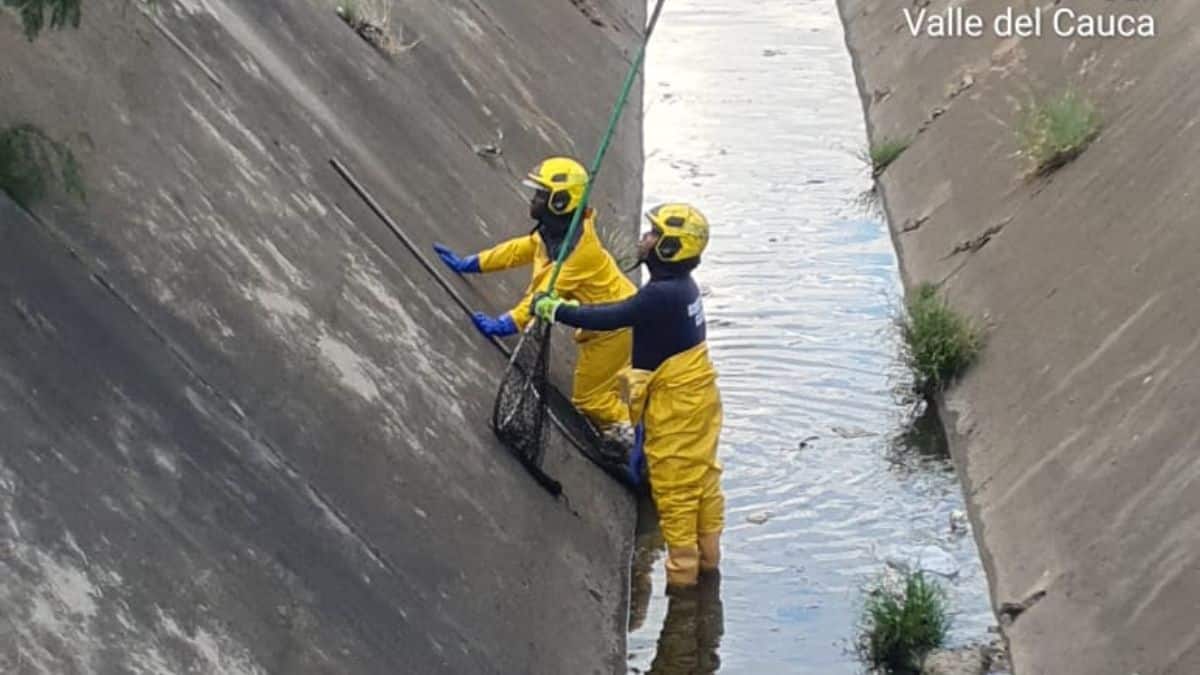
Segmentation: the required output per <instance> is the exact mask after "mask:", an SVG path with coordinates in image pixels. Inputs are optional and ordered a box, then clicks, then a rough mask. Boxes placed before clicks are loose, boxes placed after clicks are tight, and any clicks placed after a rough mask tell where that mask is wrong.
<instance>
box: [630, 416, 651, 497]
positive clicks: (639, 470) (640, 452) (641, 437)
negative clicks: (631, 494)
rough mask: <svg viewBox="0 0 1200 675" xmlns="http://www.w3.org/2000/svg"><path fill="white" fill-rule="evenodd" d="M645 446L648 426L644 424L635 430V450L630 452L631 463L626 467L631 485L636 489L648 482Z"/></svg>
mask: <svg viewBox="0 0 1200 675" xmlns="http://www.w3.org/2000/svg"><path fill="white" fill-rule="evenodd" d="M645 446H646V425H645V424H644V423H642V424H638V425H637V426H636V427H634V428H633V448H632V449H630V451H629V462H628V463H627V464H626V465H625V471H626V472H627V475H628V477H629V483H630V484H631V485H633V486H634V487H641V486H642V484H643V483H645V482H647V481H646V479H647V478H648V476H647V475H646V474H647V470H646V447H645Z"/></svg>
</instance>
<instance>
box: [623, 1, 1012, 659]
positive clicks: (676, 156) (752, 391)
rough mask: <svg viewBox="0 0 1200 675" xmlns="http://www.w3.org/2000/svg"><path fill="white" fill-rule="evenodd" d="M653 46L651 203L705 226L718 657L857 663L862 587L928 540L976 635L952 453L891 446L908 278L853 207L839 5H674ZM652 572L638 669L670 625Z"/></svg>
mask: <svg viewBox="0 0 1200 675" xmlns="http://www.w3.org/2000/svg"><path fill="white" fill-rule="evenodd" d="M655 40H656V43H655V44H654V45H653V46H652V48H651V54H650V60H649V64H648V72H647V87H646V94H645V98H646V105H647V113H646V126H645V137H646V147H647V162H646V202H647V204H653V203H655V202H658V201H665V200H688V201H693V202H695V203H696V204H697V205H699V206H700V207H701V209H703V210H704V211H705V213H706V214H707V215H708V217H709V220H710V221H711V222H712V223H713V231H712V242H711V245H710V249H709V251H708V253H707V254H706V256H705V259H704V264H703V265H702V266H701V267H700V269H699V270H698V271H697V278H698V280H699V281H700V282H701V284H702V286H703V287H704V289H705V292H706V296H705V310H706V314H707V315H708V317H709V341H710V345H711V348H712V354H713V358H714V361H715V363H716V365H717V368H718V370H719V372H720V378H721V379H720V384H721V391H722V397H723V400H724V404H725V428H724V432H723V435H722V449H721V454H722V460H723V462H724V464H725V467H726V473H725V479H724V483H725V489H726V497H727V520H728V529H727V532H726V535H725V547H726V552H725V561H724V563H723V565H722V569H723V580H722V583H721V598H722V601H723V613H724V637H723V638H722V640H721V647H720V653H721V661H722V663H723V665H724V667H725V670H726V671H728V672H739V673H741V672H753V673H814V674H815V673H820V674H821V675H831V674H832V675H837V674H839V673H857V672H859V670H860V669H859V667H858V665H857V663H856V662H855V661H854V659H853V657H852V656H851V655H849V654H848V653H847V644H848V640H849V639H850V638H851V636H852V634H853V628H854V624H855V621H856V618H857V611H858V607H859V603H860V602H861V599H860V592H859V590H860V587H861V584H862V583H863V582H864V581H865V580H867V579H868V578H869V577H871V576H872V575H874V574H876V573H878V572H879V571H880V570H881V569H882V566H883V563H884V561H885V560H887V559H889V558H898V559H905V560H909V561H911V560H912V559H914V558H915V557H916V556H919V555H921V552H922V551H929V550H930V548H929V547H933V548H935V549H938V550H941V551H945V552H946V553H948V554H950V555H951V556H953V559H954V560H955V561H956V562H957V564H958V567H959V570H958V574H957V576H956V577H954V578H953V579H947V580H945V584H946V585H947V587H948V589H949V590H950V592H951V598H952V601H953V605H954V607H955V608H956V610H957V614H956V619H955V620H956V623H955V631H954V637H955V639H958V640H965V639H979V638H981V637H983V636H984V634H985V630H986V627H987V626H988V625H989V623H990V621H991V617H990V612H989V610H988V605H987V596H986V586H985V581H984V577H983V571H982V569H981V567H980V565H979V562H978V558H977V554H976V552H975V550H974V547H973V544H972V541H971V538H970V536H969V535H967V536H962V535H958V536H952V535H951V534H950V533H949V521H950V517H951V514H952V513H953V512H954V511H957V510H959V509H962V508H963V504H962V496H961V492H960V491H959V488H958V485H957V483H956V479H955V476H954V474H953V471H952V469H951V467H950V466H949V465H948V464H947V463H946V462H945V461H944V460H928V461H923V462H920V463H919V466H917V465H914V464H904V463H900V464H897V463H896V462H895V461H892V453H890V450H889V442H890V439H891V438H892V437H893V436H894V434H895V433H896V431H897V426H898V425H899V424H900V422H901V420H903V419H904V418H905V414H906V409H905V408H904V406H903V404H902V403H900V402H898V397H897V396H896V395H895V393H894V392H895V391H896V389H897V387H898V386H902V385H903V384H904V381H903V369H902V368H900V367H899V366H898V364H897V350H898V346H897V342H896V331H895V326H894V316H895V312H896V298H897V297H899V295H900V289H899V282H898V278H897V272H896V261H895V257H894V254H893V251H892V245H891V241H890V239H889V236H888V233H887V229H886V227H885V224H884V223H882V222H881V221H879V220H878V219H876V218H874V217H871V216H864V215H863V214H862V213H860V212H858V211H857V210H856V208H855V207H854V206H853V204H854V200H855V198H856V196H857V195H859V194H860V193H862V192H863V191H864V190H866V189H867V188H868V187H870V180H869V176H868V173H867V172H866V171H865V169H864V167H863V165H862V163H861V162H860V161H859V160H858V159H857V158H856V157H855V153H857V152H858V150H859V149H860V148H861V147H863V145H864V144H865V132H864V130H863V124H862V117H861V109H860V103H859V99H858V94H857V91H856V89H855V84H854V76H853V73H852V72H851V70H850V61H849V57H848V56H847V54H846V52H845V47H844V43H843V38H842V29H841V25H840V22H839V20H838V17H837V12H836V8H835V6H834V3H833V2H832V0H768V1H767V2H761V3H744V2H736V3H735V2H734V1H733V0H675V2H672V3H668V4H667V10H666V13H665V15H664V16H663V20H662V24H661V25H660V28H659V33H658V34H657V36H656V38H655ZM802 441H803V443H801V442H802ZM660 567H661V565H656V566H655V569H654V572H653V577H652V578H653V583H654V587H655V588H656V589H658V591H659V593H657V594H656V595H655V597H654V599H653V600H652V602H651V603H650V606H649V615H648V617H647V620H646V621H645V622H644V623H643V624H642V626H641V628H640V629H639V630H637V631H635V632H633V633H632V634H631V635H630V636H629V646H630V666H631V672H634V671H636V672H644V671H645V670H646V668H648V667H649V665H650V662H651V660H652V659H653V658H654V655H655V650H656V643H657V641H658V638H659V630H660V628H661V627H662V625H663V620H664V618H666V617H665V616H664V615H665V613H666V607H665V600H664V599H663V598H662V596H661V589H662V588H663V577H662V572H661V569H660Z"/></svg>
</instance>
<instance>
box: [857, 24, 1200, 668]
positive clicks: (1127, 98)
mask: <svg viewBox="0 0 1200 675" xmlns="http://www.w3.org/2000/svg"><path fill="white" fill-rule="evenodd" d="M910 4H911V3H887V2H877V1H871V0H840V6H841V10H842V14H843V18H844V20H845V23H846V27H847V39H848V43H849V47H850V50H851V52H852V54H853V56H854V60H855V64H856V70H857V73H858V79H859V86H860V90H861V93H862V97H863V103H864V108H865V110H866V115H867V120H868V124H869V128H870V134H871V138H872V139H873V140H874V141H880V140H882V139H884V138H898V137H905V136H911V137H912V138H913V142H912V144H911V146H910V147H909V148H908V149H907V150H906V151H905V152H904V154H903V155H902V156H901V157H900V158H899V159H898V160H897V161H896V163H895V164H893V165H892V166H891V167H889V168H888V169H887V170H886V172H885V173H884V174H883V175H882V177H881V179H880V184H881V186H882V190H883V194H884V197H885V200H886V208H887V212H888V215H889V218H890V221H891V226H892V232H893V236H894V240H895V243H896V247H897V250H898V251H899V255H900V258H901V263H902V271H903V275H904V279H905V282H906V284H907V285H908V286H909V287H910V288H911V287H913V286H914V285H915V284H917V283H920V282H924V281H932V282H937V283H940V284H941V285H942V288H943V290H944V292H945V294H946V295H947V297H948V298H949V300H950V302H951V304H952V305H953V306H954V307H955V308H957V309H958V310H960V311H962V312H964V313H965V314H967V315H969V316H971V317H973V318H974V319H975V320H976V321H978V322H979V323H980V324H981V325H984V326H985V327H986V332H987V346H986V348H985V350H984V353H983V357H982V360H981V362H980V363H979V364H978V365H977V366H976V367H975V368H974V369H972V370H971V371H970V372H969V373H968V375H967V376H966V377H965V378H964V379H963V380H962V381H961V382H960V383H958V385H957V386H955V387H953V388H952V389H951V390H950V391H949V392H948V393H947V394H946V395H945V397H944V400H943V408H944V409H945V411H946V412H947V413H948V414H947V415H946V419H947V426H948V427H949V429H948V430H949V431H950V436H951V446H952V452H953V454H954V458H955V460H956V463H957V464H958V467H959V469H960V475H961V476H962V480H963V484H964V487H965V489H966V492H967V497H968V502H969V505H970V510H971V514H972V517H973V521H974V523H975V534H976V538H977V540H978V543H979V545H980V548H981V550H982V552H983V554H984V560H985V565H986V567H987V570H988V576H989V578H990V581H991V589H992V599H993V603H994V606H995V607H996V608H997V610H998V611H999V612H1000V614H1001V615H1002V623H1003V624H1007V625H1006V627H1005V629H1004V630H1005V633H1006V635H1007V636H1008V638H1009V641H1010V645H1011V649H1012V658H1013V663H1014V667H1015V669H1016V672H1017V673H1018V674H1019V675H1065V674H1071V673H1081V674H1082V673H1086V674H1088V675H1103V674H1112V675H1117V674H1120V675H1129V674H1130V673H1140V674H1141V675H1150V674H1154V675H1162V674H1168V673H1170V674H1178V675H1184V674H1191V673H1198V672H1200V629H1198V628H1197V622H1196V617H1197V615H1198V611H1200V605H1198V604H1197V603H1198V602H1200V600H1198V598H1200V573H1198V572H1200V489H1198V488H1197V482H1196V481H1197V476H1200V455H1197V453H1196V447H1197V442H1198V440H1200V427H1198V426H1197V424H1196V420H1195V409H1196V405H1197V402H1198V401H1200V378H1197V377H1196V373H1197V372H1198V370H1197V369H1198V367H1200V352H1198V349H1200V337H1198V336H1200V313H1197V312H1196V311H1195V310H1194V308H1195V304H1196V297H1197V290H1198V289H1200V230H1198V229H1197V228H1196V227H1195V226H1194V225H1195V214H1194V212H1195V199H1196V190H1197V188H1196V176H1197V171H1196V162H1195V158H1196V156H1197V153H1198V152H1200V128H1198V127H1197V126H1196V110H1197V109H1200V89H1198V88H1197V87H1195V86H1191V81H1192V80H1193V79H1194V78H1193V77H1192V76H1191V75H1189V74H1190V73H1192V72H1193V71H1194V66H1195V64H1196V63H1197V62H1200V42H1198V41H1197V40H1196V39H1195V26H1196V25H1197V24H1198V22H1200V7H1197V6H1194V5H1192V4H1188V3H1134V2H1130V3H1110V2H1103V1H1101V0H1087V1H1083V0H1081V1H1077V2H1072V3H1069V5H1070V7H1071V8H1073V9H1074V10H1076V11H1077V12H1086V13H1103V12H1109V13H1111V12H1117V11H1121V12H1133V13H1139V12H1151V13H1152V14H1153V15H1154V17H1155V18H1156V26H1157V31H1158V35H1157V37H1154V38H1151V39H1141V40H1137V39H1119V38H1115V39H1099V38H1097V39H1066V38H1060V37H1057V36H1055V35H1052V34H1050V29H1049V28H1047V31H1046V32H1047V35H1045V36H1044V37H1042V38H1040V39H1034V38H1028V39H1004V38H999V37H996V36H995V35H994V34H993V33H992V32H991V31H990V30H989V31H987V33H986V34H985V35H984V36H983V37H980V38H975V39H940V40H939V39H929V38H913V37H911V36H910V33H909V30H908V28H907V27H906V25H905V21H904V17H903V14H902V9H903V8H904V7H909V6H910ZM916 4H925V5H928V10H929V12H942V11H944V10H945V9H946V8H947V7H948V6H949V5H951V4H953V5H961V6H964V7H965V8H966V9H967V10H968V11H970V12H972V13H977V14H981V15H982V16H983V17H984V19H985V21H989V22H990V20H991V18H992V17H994V16H995V15H996V13H998V12H1000V11H1003V10H1005V9H1007V8H1008V7H1009V6H1013V7H1015V8H1016V9H1017V10H1018V11H1019V12H1022V11H1030V10H1032V9H1033V7H1034V6H1036V3H1016V2H1012V3H1010V2H1000V1H983V0H980V1H976V2H968V3H950V2H946V1H945V0H934V1H933V2H929V3H916ZM1047 4H1048V3H1047ZM1054 4H1057V3H1054ZM1064 4H1068V3H1064ZM902 5H903V6H902ZM912 9H913V11H916V8H915V7H913V8H912ZM1068 86H1071V87H1074V88H1075V89H1076V90H1078V91H1080V92H1082V93H1084V94H1085V95H1087V96H1089V97H1091V98H1092V99H1093V100H1094V101H1095V102H1096V104H1097V106H1098V109H1099V111H1100V112H1101V114H1102V116H1103V119H1104V129H1103V131H1102V133H1101V135H1100V136H1099V138H1098V139H1097V140H1096V142H1095V143H1094V144H1093V145H1092V146H1091V147H1090V148H1088V149H1087V150H1086V152H1084V153H1083V155H1082V156H1080V157H1079V158H1077V159H1076V160H1075V161H1074V162H1073V163H1071V164H1069V165H1067V166H1065V167H1063V168H1062V169H1060V170H1058V171H1057V172H1055V173H1053V174H1051V175H1050V176H1048V177H1045V178H1039V179H1028V178H1026V176H1025V174H1026V172H1027V166H1026V165H1025V164H1024V163H1023V161H1022V159H1021V158H1019V157H1017V156H1016V150H1017V141H1016V137H1015V134H1014V123H1015V120H1016V117H1017V115H1016V112H1017V107H1018V105H1019V104H1020V103H1023V102H1025V101H1027V100H1028V99H1029V97H1030V96H1040V95H1046V94H1055V93H1058V92H1060V91H1062V89H1063V88H1065V87H1068Z"/></svg>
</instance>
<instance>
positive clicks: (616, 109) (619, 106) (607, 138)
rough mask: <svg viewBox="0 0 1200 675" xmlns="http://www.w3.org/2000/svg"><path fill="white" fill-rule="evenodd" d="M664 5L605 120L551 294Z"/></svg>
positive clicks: (552, 278)
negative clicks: (605, 127) (605, 125)
mask: <svg viewBox="0 0 1200 675" xmlns="http://www.w3.org/2000/svg"><path fill="white" fill-rule="evenodd" d="M665 3H666V0H658V2H657V3H655V5H654V12H653V13H651V15H650V22H649V23H648V24H646V37H645V38H643V39H642V46H641V48H639V49H638V54H637V58H635V59H634V60H633V64H632V65H631V66H630V67H629V73H628V74H627V75H625V83H624V84H623V85H621V94H620V96H618V97H617V103H616V105H614V106H613V111H612V114H611V115H610V116H609V118H608V129H607V130H606V131H605V132H604V136H602V137H601V139H600V148H599V149H598V150H597V151H596V157H595V159H593V160H592V166H591V169H589V170H588V181H587V184H586V185H584V188H583V198H582V199H581V200H580V201H579V207H578V208H576V209H575V215H573V216H571V226H570V227H569V228H567V236H566V238H565V239H563V243H562V245H561V246H559V248H558V257H557V258H556V259H555V261H554V271H553V272H552V273H551V274H550V283H549V284H548V285H547V286H546V288H547V290H549V291H550V293H551V294H554V293H555V290H554V287H555V284H557V283H558V274H559V272H561V271H562V266H563V262H564V261H565V260H566V259H567V250H568V249H569V248H570V246H569V245H568V244H569V243H570V242H571V241H573V240H574V238H575V233H576V232H577V231H578V230H579V223H580V221H581V220H582V219H583V213H584V211H587V206H588V200H589V199H590V198H591V196H592V186H593V185H595V183H596V176H597V175H598V174H599V173H600V165H601V164H602V163H603V162H604V156H605V155H606V154H608V146H609V145H610V144H612V139H613V136H615V135H616V132H617V123H618V122H619V121H620V120H621V112H622V111H623V110H624V109H625V104H626V103H628V101H629V92H630V91H631V90H632V89H633V83H634V82H635V81H637V76H638V72H639V71H640V70H641V69H642V63H643V62H644V61H645V60H646V49H647V48H648V47H649V46H650V37H651V36H652V35H653V34H654V27H655V26H656V25H657V24H658V17H659V15H660V14H662V8H663V5H664V4H665Z"/></svg>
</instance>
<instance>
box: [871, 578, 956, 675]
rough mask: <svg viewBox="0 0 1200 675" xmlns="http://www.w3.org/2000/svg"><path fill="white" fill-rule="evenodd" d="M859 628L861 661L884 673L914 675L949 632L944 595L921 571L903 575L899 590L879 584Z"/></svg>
mask: <svg viewBox="0 0 1200 675" xmlns="http://www.w3.org/2000/svg"><path fill="white" fill-rule="evenodd" d="M861 628H862V634H861V636H860V637H859V642H858V647H859V653H860V656H861V658H863V660H865V661H867V662H868V663H870V664H871V665H872V666H873V667H874V668H876V669H880V670H883V671H884V672H888V673H896V674H899V675H910V674H911V675H915V674H916V673H919V672H920V670H921V661H922V660H923V659H924V658H925V655H926V654H927V653H928V652H929V651H930V650H932V649H936V648H938V647H940V646H942V644H943V643H944V642H945V641H946V633H947V632H948V631H949V630H950V619H949V617H948V614H947V609H946V595H945V592H944V591H943V590H942V588H941V587H940V586H939V585H938V584H937V582H935V581H932V580H930V579H926V578H925V575H924V574H922V573H921V572H910V573H907V574H905V576H904V587H903V590H900V589H897V588H888V587H886V586H884V585H882V584H881V585H880V586H878V587H877V588H874V589H872V590H871V591H870V593H869V594H868V596H867V601H866V603H865V605H864V607H863V620H862V627H861Z"/></svg>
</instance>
